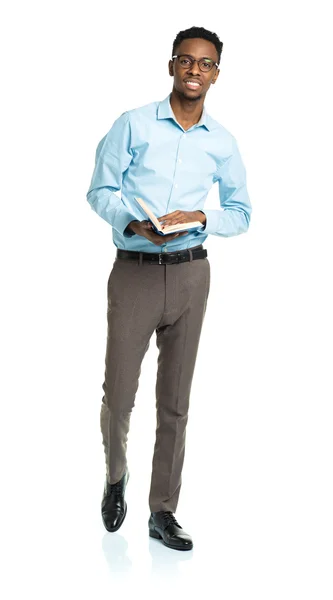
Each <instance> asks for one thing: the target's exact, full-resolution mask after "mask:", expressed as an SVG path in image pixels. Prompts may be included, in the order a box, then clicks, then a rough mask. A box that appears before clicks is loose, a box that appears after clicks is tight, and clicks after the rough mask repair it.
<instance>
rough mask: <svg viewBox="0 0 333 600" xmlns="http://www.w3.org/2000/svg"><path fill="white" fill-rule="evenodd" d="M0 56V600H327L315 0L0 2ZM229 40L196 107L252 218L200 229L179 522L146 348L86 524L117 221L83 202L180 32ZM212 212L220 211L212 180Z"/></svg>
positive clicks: (325, 364) (328, 325) (327, 289)
mask: <svg viewBox="0 0 333 600" xmlns="http://www.w3.org/2000/svg"><path fill="white" fill-rule="evenodd" d="M1 21H2V34H1V46H2V48H1V57H2V78H1V79H2V83H3V87H2V94H1V100H2V102H3V108H2V111H1V117H2V127H1V146H2V154H1V164H2V185H1V191H2V197H1V216H2V218H1V236H0V239H1V259H2V260H1V302H2V307H1V347H2V359H1V365H2V378H1V385H2V388H3V390H2V392H1V399H2V418H1V475H0V478H1V479H0V482H1V484H2V492H1V502H2V509H1V517H2V525H1V541H2V544H3V545H4V551H5V558H6V561H5V562H4V561H2V566H3V568H4V575H3V576H2V583H1V585H2V586H4V587H6V588H7V589H6V591H5V593H4V594H2V595H3V597H4V598H6V600H7V599H10V598H21V597H27V596H29V597H30V596H31V597H34V598H35V599H37V598H38V599H39V598H47V599H48V600H51V599H53V598H57V599H58V598H66V599H67V598H68V599H69V598H70V599H72V598H84V597H87V598H108V597H112V594H115V593H118V594H121V597H123V598H130V597H132V595H133V596H134V595H135V597H137V594H138V593H140V594H142V595H143V596H145V597H147V598H171V597H177V598H180V597H185V596H186V597H187V598H188V597H190V596H191V597H192V596H193V595H197V594H200V596H201V595H202V594H205V596H206V597H210V598H214V599H215V598H224V599H225V600H236V599H237V600H247V599H248V598H255V599H256V600H267V599H269V600H275V599H277V600H280V599H281V598H283V599H290V600H295V599H296V598H297V599H298V598H300V599H302V600H303V599H305V598H309V599H317V598H320V599H321V600H329V599H330V600H331V598H332V593H333V582H332V558H333V557H332V536H333V522H332V506H333V497H332V496H333V493H332V450H333V449H332V333H333V331H332V329H333V328H332V303H333V297H332V291H331V285H332V216H333V211H332V200H333V199H332V117H331V114H332V109H331V107H332V101H333V99H332V94H331V92H330V89H329V87H330V83H331V81H330V80H331V76H330V73H331V65H332V49H331V44H330V39H331V23H330V21H329V18H328V3H325V2H321V1H318V2H316V3H311V4H310V3H307V2H295V1H294V2H290V1H289V2H281V1H280V2H259V1H253V2H245V1H244V2H240V1H234V2H221V1H214V0H212V1H211V2H209V3H199V2H184V3H180V2H169V3H152V2H151V3H149V2H139V3H134V2H133V3H131V2H127V3H125V2H124V3H120V4H119V5H116V4H115V3H114V2H111V1H96V0H95V1H94V2H92V1H90V2H82V1H81V2H73V1H72V2H71V1H69V0H67V1H66V2H59V0H58V2H36V1H31V2H12V3H9V2H8V3H7V6H5V7H4V9H3V11H2V18H1ZM192 25H197V26H203V27H205V28H207V29H210V30H212V31H214V32H216V33H217V34H218V35H219V37H220V39H221V40H222V41H223V43H224V48H223V53H222V59H221V66H220V69H221V73H220V76H219V79H218V81H217V83H216V85H215V86H211V89H210V90H209V92H208V94H207V97H206V107H207V110H208V112H209V114H211V115H212V116H213V117H214V118H215V119H216V120H218V121H219V122H220V123H221V124H223V125H224V126H225V127H226V128H227V129H228V130H229V131H230V132H231V133H232V134H233V135H234V136H235V137H236V139H237V142H238V145H239V149H240V152H241V155H242V157H243V160H244V164H245V166H246V171H247V182H248V191H249V195H250V198H251V201H252V206H253V214H252V221H251V225H250V229H249V231H248V232H247V233H246V234H245V235H241V236H236V237H233V238H221V237H217V236H213V235H210V236H209V237H208V238H207V240H206V243H205V247H206V248H207V250H208V257H209V261H210V264H211V290H210V296H209V302H208V307H207V313H206V319H205V322H204V327H203V332H202V338H201V342H200V348H199V353H198V358H197V364H196V371H195V376H194V380H193V385H192V395H191V408H190V417H189V422H188V427H187V444H186V457H185V464H184V469H183V485H182V490H181V495H180V500H179V504H178V508H177V512H176V517H177V518H178V520H179V522H180V524H181V525H182V527H183V528H184V529H185V530H186V531H187V532H189V533H190V534H191V536H192V538H193V541H194V548H193V551H192V552H183V553H182V552H179V551H175V550H171V549H168V548H166V547H165V546H163V544H162V543H161V542H159V541H157V540H152V539H150V538H149V537H148V517H149V507H148V492H149V485H150V473H151V460H152V451H153V444H154V439H155V398H154V389H155V377H156V360H157V349H156V344H155V339H154V338H152V340H151V344H150V348H149V351H148V353H147V355H146V357H145V359H144V362H143V364H142V374H141V379H140V386H139V390H138V393H137V397H136V406H135V409H134V412H133V414H132V420H131V429H130V436H129V442H128V461H129V466H130V472H131V477H130V480H129V483H128V487H127V491H126V498H127V502H128V513H127V517H126V520H125V522H124V524H123V526H122V528H121V529H120V530H119V531H118V532H117V533H115V534H108V533H107V532H106V531H105V529H104V526H103V523H102V520H101V516H100V501H101V497H102V490H103V485H104V476H105V470H104V454H103V448H102V440H101V433H100V429H99V411H100V404H101V399H102V395H103V391H102V382H103V375H104V353H105V344H106V301H107V297H106V284H107V279H108V276H109V272H110V269H111V267H112V264H113V260H114V257H115V252H116V248H115V246H114V245H113V243H112V238H111V234H112V230H111V227H110V226H109V225H108V224H107V223H106V222H105V221H103V220H102V219H101V218H99V217H98V216H97V215H96V214H95V213H94V212H93V211H92V210H91V208H90V206H89V204H88V202H87V201H86V192H87V190H88V187H89V183H90V178H91V175H92V171H93V167H94V158H95V150H96V147H97V144H98V142H99V141H100V139H101V138H102V137H103V136H104V135H105V134H106V132H107V131H108V130H109V129H110V127H111V125H112V123H113V122H114V120H115V119H116V118H117V117H118V116H119V115H120V114H121V113H122V112H124V111H125V110H128V109H131V108H135V107H138V106H141V105H143V104H146V103H148V102H152V101H155V100H162V99H164V98H165V97H166V96H167V94H168V93H169V92H170V91H171V89H172V83H173V79H172V78H171V77H170V76H169V74H168V60H169V58H170V56H171V50H172V42H173V40H174V38H175V36H176V34H177V33H178V32H179V31H180V30H182V29H186V28H188V27H191V26H192ZM206 207H207V208H208V207H218V190H217V186H214V188H213V189H212V191H211V192H210V194H209V197H208V199H207V203H206Z"/></svg>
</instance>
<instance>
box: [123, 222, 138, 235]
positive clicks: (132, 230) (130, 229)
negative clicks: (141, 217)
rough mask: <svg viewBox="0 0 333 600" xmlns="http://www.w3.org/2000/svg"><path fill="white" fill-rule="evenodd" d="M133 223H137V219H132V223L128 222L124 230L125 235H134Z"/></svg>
mask: <svg viewBox="0 0 333 600" xmlns="http://www.w3.org/2000/svg"><path fill="white" fill-rule="evenodd" d="M134 223H139V221H138V220H137V219H134V220H133V221H130V222H129V223H128V225H127V227H126V229H125V231H124V233H127V234H134V233H135V230H134V228H133V224H134Z"/></svg>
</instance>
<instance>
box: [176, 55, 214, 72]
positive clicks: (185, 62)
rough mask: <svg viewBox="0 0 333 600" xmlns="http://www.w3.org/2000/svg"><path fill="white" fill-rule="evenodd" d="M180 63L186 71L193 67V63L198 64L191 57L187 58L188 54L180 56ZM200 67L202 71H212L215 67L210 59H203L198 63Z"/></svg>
mask: <svg viewBox="0 0 333 600" xmlns="http://www.w3.org/2000/svg"><path fill="white" fill-rule="evenodd" d="M178 61H179V64H180V65H181V67H183V68H184V69H188V67H192V65H193V63H194V62H196V61H194V59H193V58H192V57H191V56H187V55H186V54H182V55H181V56H178ZM198 65H199V69H201V71H210V70H211V68H212V67H213V66H214V62H213V61H212V60H209V59H208V58H201V59H200V60H199V62H198Z"/></svg>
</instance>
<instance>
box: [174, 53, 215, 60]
mask: <svg viewBox="0 0 333 600" xmlns="http://www.w3.org/2000/svg"><path fill="white" fill-rule="evenodd" d="M179 54H180V55H183V56H190V57H191V58H194V59H195V57H194V56H193V55H192V54H188V52H180V53H179ZM203 58H206V59H208V60H211V61H212V62H216V61H215V60H214V59H213V58H210V56H202V57H201V58H198V60H202V59H203Z"/></svg>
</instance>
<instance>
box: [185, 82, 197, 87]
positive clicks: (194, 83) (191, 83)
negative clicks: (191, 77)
mask: <svg viewBox="0 0 333 600" xmlns="http://www.w3.org/2000/svg"><path fill="white" fill-rule="evenodd" d="M185 83H189V84H190V85H196V86H198V85H200V84H199V83H197V82H196V81H185Z"/></svg>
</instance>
